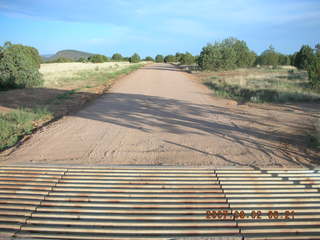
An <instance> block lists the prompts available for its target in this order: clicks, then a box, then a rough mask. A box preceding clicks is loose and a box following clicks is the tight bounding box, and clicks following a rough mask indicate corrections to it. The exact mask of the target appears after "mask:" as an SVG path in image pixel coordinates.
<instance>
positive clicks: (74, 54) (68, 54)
mask: <svg viewBox="0 0 320 240" xmlns="http://www.w3.org/2000/svg"><path fill="white" fill-rule="evenodd" d="M92 55H94V54H93V53H87V52H82V51H77V50H62V51H59V52H57V53H56V54H54V55H49V54H47V55H43V56H42V58H43V59H44V60H46V61H51V60H55V59H57V58H69V59H72V60H78V59H79V58H88V57H90V56H92Z"/></svg>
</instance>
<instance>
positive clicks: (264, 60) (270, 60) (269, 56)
mask: <svg viewBox="0 0 320 240" xmlns="http://www.w3.org/2000/svg"><path fill="white" fill-rule="evenodd" d="M257 60H258V61H257V63H258V64H260V65H268V66H273V67H276V66H278V65H279V60H280V54H279V53H277V52H276V51H275V49H274V48H273V47H272V46H270V47H269V49H267V50H265V51H264V52H263V53H261V55H260V56H259V57H258V59H257Z"/></svg>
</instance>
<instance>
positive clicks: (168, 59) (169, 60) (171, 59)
mask: <svg viewBox="0 0 320 240" xmlns="http://www.w3.org/2000/svg"><path fill="white" fill-rule="evenodd" d="M164 62H166V63H173V62H176V57H175V56H173V55H167V56H165V58H164Z"/></svg>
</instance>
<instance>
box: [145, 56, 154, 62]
mask: <svg viewBox="0 0 320 240" xmlns="http://www.w3.org/2000/svg"><path fill="white" fill-rule="evenodd" d="M144 60H145V61H149V62H153V61H154V59H153V58H152V57H150V56H147V57H146V58H145V59H144Z"/></svg>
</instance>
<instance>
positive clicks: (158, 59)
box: [155, 54, 164, 63]
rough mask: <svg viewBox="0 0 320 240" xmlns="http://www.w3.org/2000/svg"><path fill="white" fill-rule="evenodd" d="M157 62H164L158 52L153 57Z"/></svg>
mask: <svg viewBox="0 0 320 240" xmlns="http://www.w3.org/2000/svg"><path fill="white" fill-rule="evenodd" d="M155 60H156V62H157V63H163V62H164V57H163V56H162V55H160V54H158V55H157V56H156V58H155Z"/></svg>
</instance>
